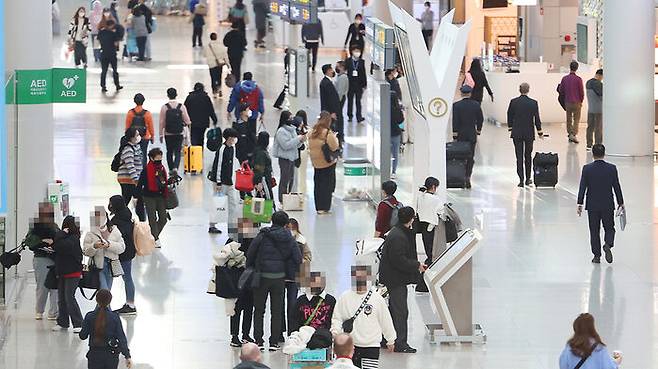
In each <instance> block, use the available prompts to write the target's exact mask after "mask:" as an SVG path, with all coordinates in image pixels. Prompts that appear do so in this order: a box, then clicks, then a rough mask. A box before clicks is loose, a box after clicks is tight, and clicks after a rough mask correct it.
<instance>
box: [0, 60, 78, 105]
mask: <svg viewBox="0 0 658 369" xmlns="http://www.w3.org/2000/svg"><path fill="white" fill-rule="evenodd" d="M86 77H87V75H86V72H85V70H83V69H73V68H52V69H36V70H17V71H16V76H15V78H16V82H15V84H16V87H15V91H12V95H13V94H15V101H9V102H10V103H12V102H15V103H17V104H21V105H31V104H51V103H84V102H86V101H87V78H86Z"/></svg>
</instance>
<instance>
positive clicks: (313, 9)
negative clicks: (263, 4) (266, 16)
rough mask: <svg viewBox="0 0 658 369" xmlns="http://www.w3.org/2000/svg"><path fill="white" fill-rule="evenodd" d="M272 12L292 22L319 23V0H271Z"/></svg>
mask: <svg viewBox="0 0 658 369" xmlns="http://www.w3.org/2000/svg"><path fill="white" fill-rule="evenodd" d="M270 12H271V14H272V15H278V16H279V17H280V18H281V19H282V20H284V21H288V22H291V23H298V24H300V23H301V24H306V23H318V1H317V0H271V1H270Z"/></svg>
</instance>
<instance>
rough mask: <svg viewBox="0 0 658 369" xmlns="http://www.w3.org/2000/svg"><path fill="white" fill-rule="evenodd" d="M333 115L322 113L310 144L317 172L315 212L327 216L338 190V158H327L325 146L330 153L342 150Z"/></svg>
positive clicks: (314, 176)
mask: <svg viewBox="0 0 658 369" xmlns="http://www.w3.org/2000/svg"><path fill="white" fill-rule="evenodd" d="M330 127H331V114H330V113H329V112H327V111H322V112H321V113H320V118H319V119H318V122H317V123H315V125H314V126H313V131H312V132H311V138H310V140H309V142H308V147H309V155H310V156H311V163H312V164H313V168H314V170H315V174H314V175H313V185H314V190H313V192H314V194H315V210H316V211H317V212H318V214H327V213H329V211H330V210H331V197H332V196H333V193H334V190H336V162H338V158H337V157H331V156H332V155H329V156H330V157H325V150H323V146H324V145H325V144H326V145H327V147H328V148H329V151H331V152H332V153H336V152H337V151H338V149H339V148H340V145H339V143H338V136H336V133H335V132H333V131H332V130H331V128H330Z"/></svg>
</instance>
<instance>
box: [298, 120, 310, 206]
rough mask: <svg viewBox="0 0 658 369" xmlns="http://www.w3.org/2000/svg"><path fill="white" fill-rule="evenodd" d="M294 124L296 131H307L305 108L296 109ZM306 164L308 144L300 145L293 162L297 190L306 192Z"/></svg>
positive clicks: (300, 132) (304, 132)
mask: <svg viewBox="0 0 658 369" xmlns="http://www.w3.org/2000/svg"><path fill="white" fill-rule="evenodd" d="M295 125H296V126H297V133H299V134H307V133H308V115H307V114H306V111H305V110H298V111H297V113H296V114H295ZM307 164H308V145H302V147H300V148H299V160H297V161H296V162H295V166H296V167H297V177H296V179H297V186H296V187H295V188H296V189H297V192H300V193H306V167H307Z"/></svg>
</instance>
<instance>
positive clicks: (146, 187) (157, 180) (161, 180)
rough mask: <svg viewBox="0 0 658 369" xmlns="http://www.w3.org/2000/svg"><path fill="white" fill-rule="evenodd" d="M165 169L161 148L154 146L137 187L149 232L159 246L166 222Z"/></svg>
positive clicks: (166, 192) (156, 245)
mask: <svg viewBox="0 0 658 369" xmlns="http://www.w3.org/2000/svg"><path fill="white" fill-rule="evenodd" d="M167 184H168V180H167V170H166V169H165V167H164V165H163V164H162V150H160V148H157V147H156V148H154V149H151V151H149V162H148V164H146V169H145V170H144V172H143V173H142V176H141V178H140V179H139V185H138V187H139V189H140V191H141V193H143V194H144V205H145V206H146V215H147V216H148V220H149V226H151V234H152V235H153V238H155V247H157V248H161V247H162V243H161V242H160V233H162V230H163V229H164V226H165V225H166V224H167V219H168V217H169V216H168V214H167V196H168V195H169V191H168V188H167Z"/></svg>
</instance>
